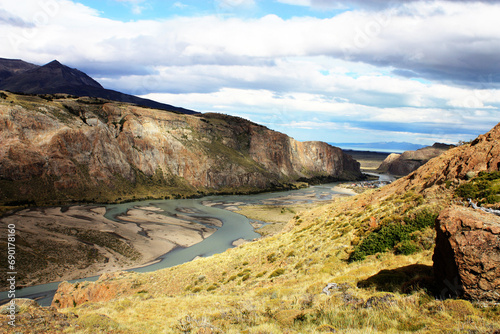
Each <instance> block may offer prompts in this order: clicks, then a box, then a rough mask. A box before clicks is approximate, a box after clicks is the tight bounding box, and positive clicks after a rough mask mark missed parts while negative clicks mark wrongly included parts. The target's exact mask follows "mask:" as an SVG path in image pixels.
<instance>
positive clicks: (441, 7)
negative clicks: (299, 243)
mask: <svg viewBox="0 0 500 334" xmlns="http://www.w3.org/2000/svg"><path fill="white" fill-rule="evenodd" d="M122 1H124V0H122ZM283 2H287V3H289V4H294V5H308V4H309V1H302V0H283ZM128 3H129V4H130V5H132V6H135V5H137V6H143V5H146V3H145V2H143V1H128ZM0 5H1V8H2V10H1V11H0V29H2V31H3V32H5V34H6V35H5V37H6V39H5V40H2V41H1V42H2V48H3V49H2V56H3V57H10V58H22V59H24V60H27V61H32V62H35V63H38V64H42V63H44V62H48V61H51V60H52V59H56V58H57V59H58V60H60V61H61V62H63V63H66V64H68V65H70V66H72V67H78V68H80V69H83V70H86V71H87V72H89V73H90V74H92V75H93V76H94V77H96V78H97V79H98V80H99V81H100V82H101V83H102V84H103V85H104V86H106V87H109V88H113V89H117V90H121V91H126V92H129V93H134V94H142V95H146V96H147V97H149V98H154V99H159V100H162V101H164V102H166V103H170V104H174V105H179V106H183V107H186V108H192V109H196V110H200V111H218V112H226V113H232V114H239V115H242V116H245V117H248V118H251V119H253V120H255V121H259V122H263V123H266V124H272V125H275V126H276V127H281V129H286V127H290V129H292V128H293V127H295V128H296V129H301V131H305V130H306V129H304V126H306V125H307V124H308V123H306V122H311V118H312V117H318V119H319V121H318V122H317V123H323V124H326V125H328V127H334V126H337V127H341V128H342V129H344V130H343V131H338V132H336V133H335V134H329V133H328V132H326V129H324V131H325V132H321V133H320V132H318V135H319V134H321V135H322V136H334V135H335V136H337V135H340V134H343V135H348V134H349V133H350V131H351V130H352V129H365V130H366V131H368V130H367V127H368V125H367V124H368V123H370V122H372V123H374V124H375V123H376V124H382V125H380V126H384V127H386V128H387V129H386V130H384V131H385V133H386V134H387V133H390V132H391V133H393V134H396V133H410V132H411V131H409V130H408V131H401V130H398V129H397V126H398V125H401V126H403V125H405V124H422V127H423V126H424V125H426V126H431V125H435V126H436V129H437V130H435V133H431V134H432V135H433V136H438V135H442V136H443V137H446V138H451V137H452V136H451V135H449V133H447V132H445V130H444V127H445V125H446V124H448V125H449V126H451V127H452V128H453V129H461V130H463V131H462V132H460V131H458V130H457V133H459V134H457V136H458V135H463V134H464V133H465V134H468V133H470V132H471V131H473V129H477V131H481V132H482V131H485V130H487V127H489V126H492V125H494V123H495V117H494V116H492V115H494V114H495V112H498V108H499V107H500V91H499V90H498V89H497V88H498V82H499V81H500V75H499V74H500V63H499V62H498V61H497V59H498V54H500V31H499V30H498V29H497V26H498V24H497V18H498V17H500V6H495V5H491V4H485V3H469V4H467V5H464V4H461V3H453V2H443V1H437V2H412V3H411V4H408V5H403V6H402V7H398V8H389V9H384V10H372V11H357V10H356V11H349V12H345V13H343V14H340V15H337V16H334V17H332V18H329V19H318V18H312V17H301V18H298V17H296V18H293V19H287V20H285V19H282V18H280V17H278V16H277V15H267V16H264V17H261V18H254V19H242V18H237V17H234V16H233V17H230V18H227V17H226V18H225V17H223V16H220V15H211V16H203V17H195V18H194V17H175V18H170V19H164V20H157V21H152V20H138V21H133V22H120V21H115V20H110V19H106V18H103V17H101V16H100V15H101V13H99V12H97V11H96V10H94V9H92V8H89V7H86V6H83V5H81V4H79V3H75V2H72V1H68V0H41V1H39V0H25V1H23V3H22V4H21V3H19V2H15V1H7V0H0ZM256 5H257V3H256V2H255V1H253V0H226V1H219V2H218V6H219V7H221V8H222V7H223V6H225V8H226V10H229V9H231V8H234V9H237V8H240V9H241V8H250V7H254V6H256ZM312 5H317V2H316V1H313V2H312ZM329 5H332V3H329ZM215 14H217V13H215ZM478 18H480V19H478ZM396 74H397V75H396ZM422 78H425V80H422ZM354 122H356V124H355V125H353V123H354ZM389 123H391V124H395V125H394V127H393V128H390V127H389V125H387V124H389ZM294 124H295V125H294ZM311 124H312V123H311ZM311 124H310V125H311ZM339 124H341V125H339ZM299 125H301V126H302V127H300V126H299ZM326 125H325V126H323V128H325V127H326ZM311 126H312V125H311ZM372 128H373V127H372ZM297 131H298V130H297ZM370 131H373V129H370ZM415 131H416V132H418V133H419V136H420V137H419V138H423V137H424V136H423V135H422V136H421V135H420V134H421V133H422V131H424V130H423V129H416V130H415ZM419 131H421V132H419ZM433 131H434V130H433ZM332 132H333V131H332ZM351 132H352V131H351ZM297 133H299V134H300V135H301V136H304V137H307V136H312V135H314V133H312V132H311V133H309V134H306V133H305V132H297ZM431 134H429V133H427V134H426V136H427V137H426V138H430V135H431ZM405 136H408V137H409V136H410V135H406V134H405ZM414 138H417V137H416V136H415V137H414ZM318 139H319V138H318ZM462 139H468V138H462ZM344 141H348V140H344Z"/></svg>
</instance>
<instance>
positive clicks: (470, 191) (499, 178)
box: [455, 171, 500, 204]
mask: <svg viewBox="0 0 500 334" xmlns="http://www.w3.org/2000/svg"><path fill="white" fill-rule="evenodd" d="M455 194H456V195H457V196H459V197H462V198H464V199H468V198H470V199H472V200H474V201H477V202H478V203H479V204H495V203H498V202H500V171H497V172H490V173H488V172H481V173H479V174H478V176H477V177H475V178H473V179H471V180H470V181H469V182H467V183H464V184H462V185H460V186H459V187H458V188H457V189H456V190H455Z"/></svg>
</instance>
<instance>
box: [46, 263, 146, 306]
mask: <svg viewBox="0 0 500 334" xmlns="http://www.w3.org/2000/svg"><path fill="white" fill-rule="evenodd" d="M134 275H135V274H131V273H127V272H125V271H117V272H114V273H110V274H103V275H101V276H100V277H99V279H98V280H97V281H96V282H83V283H73V284H72V283H68V282H62V283H61V284H59V286H58V288H57V292H56V294H55V295H54V298H53V300H52V306H54V307H57V308H65V307H73V306H75V305H80V304H83V303H85V302H97V301H100V302H106V301H108V300H111V299H113V298H116V296H118V295H120V294H122V293H124V292H130V291H131V290H132V289H134V284H135V285H138V284H137V283H134V280H133V279H132V277H133V276H134ZM117 279H120V280H119V281H118V280H117Z"/></svg>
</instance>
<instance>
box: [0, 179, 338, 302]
mask: <svg viewBox="0 0 500 334" xmlns="http://www.w3.org/2000/svg"><path fill="white" fill-rule="evenodd" d="M337 184H338V183H331V184H323V185H317V186H312V187H309V188H305V189H299V190H291V191H284V192H274V193H262V194H253V195H226V196H207V197H203V198H199V199H181V200H148V201H141V202H131V203H124V204H114V205H107V206H106V214H105V217H107V218H108V219H112V220H115V221H116V220H117V219H118V218H117V217H118V216H119V215H121V214H123V213H126V212H127V210H129V209H132V208H135V207H144V206H154V207H157V208H159V209H162V210H163V211H162V214H165V215H168V216H173V215H175V214H177V213H179V212H182V214H184V215H189V216H192V217H195V218H196V217H200V218H204V217H211V218H217V219H220V220H221V221H222V223H223V224H222V227H220V228H218V229H217V231H216V232H215V233H213V234H212V235H211V236H210V237H208V238H207V239H205V240H203V241H202V242H200V243H197V244H195V245H193V246H191V247H187V248H181V247H180V248H176V249H174V250H173V251H171V252H169V253H167V254H164V255H162V256H160V257H159V258H158V259H157V261H155V262H154V263H153V264H150V265H147V266H143V267H139V268H135V269H131V270H132V271H136V272H150V271H155V270H159V269H164V268H168V267H172V266H175V265H179V264H182V263H185V262H188V261H191V260H193V259H194V258H196V257H198V256H203V257H207V256H211V255H213V254H216V253H221V252H224V251H225V250H227V249H228V248H231V247H234V246H233V242H234V241H235V240H238V239H245V240H253V239H255V238H258V237H260V235H259V234H258V233H256V232H255V230H254V228H253V227H252V225H251V224H250V222H251V220H250V219H248V218H246V217H245V216H242V215H240V214H238V213H237V212H234V211H231V210H234V208H235V207H236V206H237V205H248V204H269V205H290V204H294V203H296V204H299V203H312V202H317V201H328V200H331V199H332V198H333V197H334V196H339V195H345V193H343V192H339V191H337V190H335V189H334V187H335V186H336V185H337ZM228 209H229V210H228ZM200 222H201V223H202V220H201V221H200ZM97 279H98V276H93V277H86V278H82V279H78V280H72V281H70V282H72V283H73V282H78V281H95V280H97ZM59 283H60V282H55V283H48V284H41V285H36V286H31V287H25V288H22V289H19V290H16V294H15V295H16V298H31V299H36V300H37V301H38V303H39V304H40V305H42V306H49V305H50V304H51V302H52V298H53V296H54V293H55V291H56V290H57V287H58V285H59ZM0 301H1V303H3V302H5V301H7V292H0Z"/></svg>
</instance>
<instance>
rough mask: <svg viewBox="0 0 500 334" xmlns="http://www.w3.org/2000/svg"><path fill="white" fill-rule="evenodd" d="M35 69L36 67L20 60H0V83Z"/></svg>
mask: <svg viewBox="0 0 500 334" xmlns="http://www.w3.org/2000/svg"><path fill="white" fill-rule="evenodd" d="M37 67H38V65H34V64H30V63H27V62H25V61H22V60H21V59H7V58H0V81H1V80H5V79H8V78H10V77H11V76H13V75H16V74H19V73H23V72H26V71H29V70H32V69H34V68H37Z"/></svg>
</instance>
